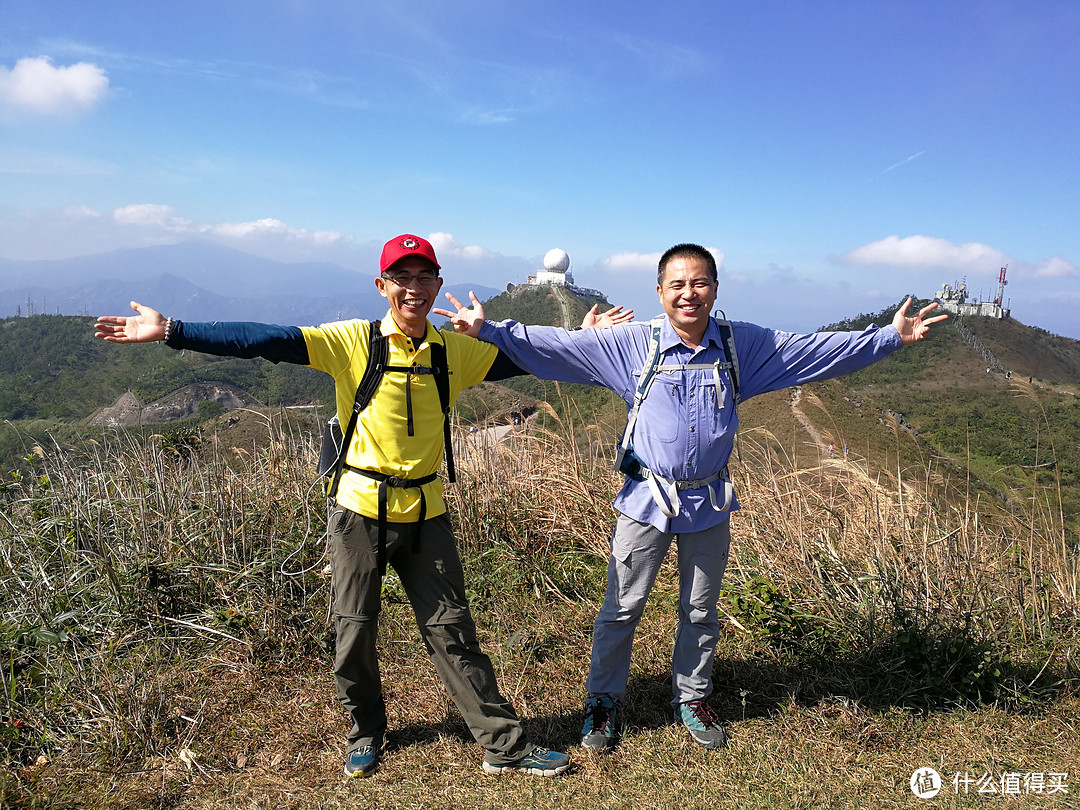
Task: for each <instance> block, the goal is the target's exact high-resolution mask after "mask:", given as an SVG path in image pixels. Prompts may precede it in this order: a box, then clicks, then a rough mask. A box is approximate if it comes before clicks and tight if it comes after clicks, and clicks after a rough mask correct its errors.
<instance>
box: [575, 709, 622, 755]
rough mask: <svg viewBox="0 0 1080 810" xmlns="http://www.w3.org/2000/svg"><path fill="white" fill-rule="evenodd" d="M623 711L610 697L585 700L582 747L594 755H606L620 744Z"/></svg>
mask: <svg viewBox="0 0 1080 810" xmlns="http://www.w3.org/2000/svg"><path fill="white" fill-rule="evenodd" d="M621 709H622V706H621V704H620V703H619V701H617V700H615V699H613V698H612V697H611V696H610V695H588V696H586V698H585V723H584V724H583V725H582V727H581V747H582V748H584V749H585V750H586V751H592V752H593V753H594V754H606V753H608V752H609V751H612V750H613V749H614V748H615V746H616V745H618V744H619V737H620V736H621V734H622V721H621V720H620V718H619V714H620V711H621Z"/></svg>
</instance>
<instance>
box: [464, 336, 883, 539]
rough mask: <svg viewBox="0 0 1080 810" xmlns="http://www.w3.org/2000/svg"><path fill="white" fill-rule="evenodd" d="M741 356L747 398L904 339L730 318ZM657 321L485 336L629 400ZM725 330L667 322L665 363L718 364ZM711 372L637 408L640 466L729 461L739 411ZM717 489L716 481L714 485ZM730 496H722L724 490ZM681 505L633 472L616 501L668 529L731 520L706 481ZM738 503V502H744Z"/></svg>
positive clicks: (522, 359) (671, 380) (699, 471)
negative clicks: (686, 332) (684, 328)
mask: <svg viewBox="0 0 1080 810" xmlns="http://www.w3.org/2000/svg"><path fill="white" fill-rule="evenodd" d="M731 327H732V334H733V337H734V341H735V348H736V353H737V355H738V361H739V393H740V396H741V398H742V399H748V398H750V397H752V396H756V395H757V394H764V393H767V392H769V391H776V390H779V389H781V388H787V387H789V386H792V385H800V384H802V383H808V382H814V381H816V380H825V379H829V378H830V377H837V376H840V375H842V374H849V373H851V372H853V371H858V370H859V369H861V368H865V367H866V366H868V365H870V364H871V363H874V362H876V361H877V360H880V359H882V358H883V357H886V356H887V355H888V354H890V353H892V352H893V351H895V350H896V349H899V348H900V347H901V345H902V343H901V340H900V335H899V333H897V331H896V330H895V329H894V328H893V327H892V326H887V327H885V328H884V329H879V328H878V327H877V326H870V327H869V328H867V329H866V330H864V331H862V332H819V333H816V334H810V335H797V334H792V333H790V332H778V331H774V330H772V329H766V328H764V327H761V326H757V325H755V324H752V323H745V322H740V321H734V322H732V324H731ZM649 337H650V326H649V324H648V323H645V322H640V323H630V324H622V325H619V326H615V327H612V328H610V329H585V330H582V331H579V332H568V331H566V330H564V329H559V328H556V327H550V326H526V325H524V324H519V323H517V322H515V321H503V322H502V323H499V324H496V323H493V322H491V321H487V322H485V323H484V324H483V325H482V326H481V329H480V339H481V340H485V341H488V342H489V343H493V344H495V345H496V346H498V347H499V349H501V350H502V351H503V352H504V353H505V354H506V355H507V356H508V357H509V358H510V359H511V360H512V361H513V362H514V363H515V364H516V365H518V366H519V367H521V368H522V369H524V370H525V371H527V372H529V373H530V374H534V375H535V376H537V377H541V378H543V379H548V380H562V381H564V382H576V383H585V384H589V385H602V386H604V387H605V388H609V389H611V390H612V391H614V392H615V393H616V394H618V395H619V396H620V397H622V399H623V400H625V401H626V403H627V406H628V407H629V406H630V405H632V403H633V401H634V392H635V390H636V388H637V384H638V378H639V377H640V375H641V371H642V368H643V366H644V365H645V363H647V362H648V359H649V358H648V349H649ZM721 341H722V338H721V334H720V327H719V326H717V324H716V322H715V321H714V320H710V322H709V325H708V327H707V329H706V331H705V336H704V339H703V340H702V342H701V344H700V345H699V346H698V347H697V348H693V349H692V348H690V347H689V346H687V345H686V344H685V343H683V342H682V340H681V339H680V338H679V336H678V335H677V334H676V332H675V330H674V329H673V328H672V326H671V323H670V321H668V320H667V319H664V323H663V325H662V328H661V331H660V349H661V358H660V365H661V366H663V365H676V364H711V363H714V362H716V361H717V360H721V361H723V360H725V359H726V358H725V355H724V349H723V345H722V342H721ZM713 380H714V378H713V373H712V371H711V370H710V369H700V370H698V369H693V370H686V371H682V372H676V373H672V374H664V375H662V376H660V377H658V378H657V379H656V380H655V381H654V382H653V385H652V388H651V389H650V390H649V393H648V395H647V396H646V397H645V399H644V401H643V402H642V403H641V406H640V408H639V410H638V417H637V425H636V427H635V428H634V434H633V437H632V442H633V448H634V454H635V455H636V456H637V457H638V459H640V460H641V463H642V464H643V465H644V466H645V467H647V468H648V469H649V470H652V471H653V472H654V473H657V474H659V475H661V476H663V477H664V478H667V479H671V480H675V481H694V480H698V479H704V478H708V477H709V476H711V475H713V474H714V473H716V472H718V471H720V470H722V469H723V468H724V467H725V466H727V463H728V459H730V457H731V452H732V449H733V446H734V441H735V430H736V427H737V426H738V416H737V414H736V413H735V408H734V406H733V404H732V392H731V387H730V378H729V377H728V376H727V374H722V375H721V389H722V390H721V397H720V402H721V404H720V405H719V406H718V404H717V400H718V398H717V395H716V393H715V389H714V382H713ZM712 486H717V484H713V485H712ZM719 496H720V502H721V503H722V502H723V493H722V492H720V493H719ZM679 500H680V503H681V508H680V511H679V512H678V514H677V515H676V516H675V517H674V518H670V519H669V518H667V517H665V516H664V514H663V513H662V512H661V511H660V508H659V507H658V506H657V504H656V502H655V501H654V500H653V496H652V493H651V492H650V489H649V487H648V485H647V483H646V482H644V481H643V480H640V479H638V478H635V477H630V476H627V478H626V480H625V481H624V483H623V486H622V489H621V490H620V492H619V494H618V496H617V497H616V498H615V508H616V509H617V510H618V511H620V512H622V513H623V514H625V515H627V516H628V517H631V518H634V519H635V520H638V521H640V522H642V523H648V524H651V525H653V526H655V527H656V528H658V529H660V530H661V531H667V532H687V531H701V530H704V529H708V528H710V527H712V526H715V525H717V524H718V523H722V522H723V521H725V520H727V519H728V514H727V513H726V512H718V511H716V510H715V509H714V508H713V507H712V504H711V500H710V496H709V492H708V489H707V487H701V488H699V489H694V490H687V491H685V492H683V493H680V499H679ZM737 508H738V503H737V501H735V502H734V503H733V506H732V509H737Z"/></svg>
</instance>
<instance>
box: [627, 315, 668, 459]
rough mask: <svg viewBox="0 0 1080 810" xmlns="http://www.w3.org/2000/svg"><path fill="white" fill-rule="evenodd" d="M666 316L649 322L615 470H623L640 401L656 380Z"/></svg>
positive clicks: (659, 316) (660, 316)
mask: <svg viewBox="0 0 1080 810" xmlns="http://www.w3.org/2000/svg"><path fill="white" fill-rule="evenodd" d="M666 317H667V316H666V315H657V316H656V317H655V318H653V319H652V320H651V321H649V347H648V349H646V350H645V363H644V365H642V367H641V374H640V376H638V384H637V389H635V391H634V402H633V404H632V405H631V406H630V412H629V413H628V414H627V415H626V428H625V429H624V430H623V435H622V440H621V441H620V442H619V446H618V447H617V448H616V452H615V469H616V470H619V471H620V472H625V470H623V466H624V462H625V460H626V456H627V454H628V453H629V452H630V438H631V436H632V435H633V433H634V425H635V424H636V423H637V414H638V408H640V407H641V402H642V400H644V399H645V395H646V394H647V393H649V388H650V387H651V386H652V381H653V380H654V379H655V378H656V369H657V367H658V366H659V365H660V329H661V327H662V326H663V325H664V319H665V318H666Z"/></svg>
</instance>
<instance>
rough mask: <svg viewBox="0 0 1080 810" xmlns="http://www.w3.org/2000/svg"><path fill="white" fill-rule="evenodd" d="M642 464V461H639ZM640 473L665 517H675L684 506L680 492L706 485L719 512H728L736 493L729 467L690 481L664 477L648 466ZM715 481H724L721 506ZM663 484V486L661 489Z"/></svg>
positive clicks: (711, 500)
mask: <svg viewBox="0 0 1080 810" xmlns="http://www.w3.org/2000/svg"><path fill="white" fill-rule="evenodd" d="M638 464H639V465H640V464H641V462H640V461H639V462H638ZM637 474H638V475H640V476H641V477H642V478H644V479H645V483H646V484H648V485H649V491H650V492H651V493H652V496H653V500H654V501H655V502H656V505H657V507H659V509H660V511H661V512H662V513H663V515H664V517H668V518H673V517H675V516H676V515H677V514H679V509H680V508H681V507H682V503H681V501H680V500H679V492H680V490H681V491H686V490H692V489H701V488H702V487H704V488H705V489H707V490H709V503H710V504H711V505H712V508H713V509H714V510H715V511H717V512H728V511H730V510H731V500H732V497H733V496H734V494H735V488H734V487H733V486H732V485H731V474H730V473H729V472H728V468H727V467H724V469H722V470H720V472H717V473H713V474H712V475H710V476H709V477H708V478H695V479H693V480H690V481H675V480H673V479H670V478H664V476H662V475H660V474H659V473H654V472H653V471H652V470H650V469H649V468H648V467H641V468H640V469H639V470H638V473H637ZM714 481H723V482H724V505H723V506H719V505H718V504H717V502H716V490H715V489H714V488H713V487H711V486H710V484H712V483H713V482H714ZM661 486H662V487H663V488H662V489H661Z"/></svg>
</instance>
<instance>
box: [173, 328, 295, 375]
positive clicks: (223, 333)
mask: <svg viewBox="0 0 1080 810" xmlns="http://www.w3.org/2000/svg"><path fill="white" fill-rule="evenodd" d="M166 345H168V346H169V347H170V348H173V349H190V350H191V351H194V352H202V353H203V354H216V355H218V356H221V357H244V358H250V357H263V358H265V359H267V360H269V361H270V362H272V363H281V362H286V363H295V364H297V365H301V366H306V365H308V364H309V363H308V350H307V343H306V342H305V341H304V333H303V332H302V331H301V330H300V327H298V326H277V325H274V324H268V323H250V322H246V321H233V322H228V321H215V322H213V323H185V322H184V321H175V322H174V323H173V329H172V334H171V335H170V336H169V340H168V343H167V344H166Z"/></svg>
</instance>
